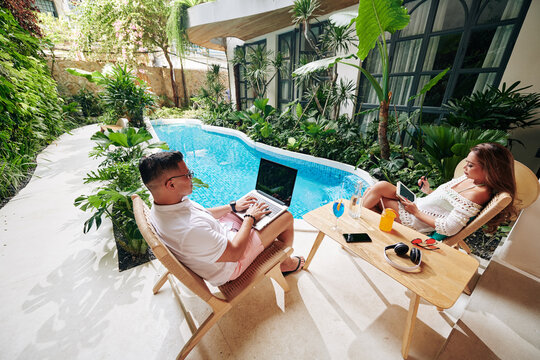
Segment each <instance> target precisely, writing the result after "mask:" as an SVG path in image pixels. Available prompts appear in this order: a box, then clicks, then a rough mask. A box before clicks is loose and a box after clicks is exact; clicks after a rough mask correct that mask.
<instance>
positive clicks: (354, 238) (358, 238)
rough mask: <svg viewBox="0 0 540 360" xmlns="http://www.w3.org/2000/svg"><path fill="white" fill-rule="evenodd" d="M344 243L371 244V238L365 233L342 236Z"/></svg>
mask: <svg viewBox="0 0 540 360" xmlns="http://www.w3.org/2000/svg"><path fill="white" fill-rule="evenodd" d="M343 237H344V238H345V241H346V242H348V243H355V242H371V238H370V237H369V235H368V234H366V233H356V234H343Z"/></svg>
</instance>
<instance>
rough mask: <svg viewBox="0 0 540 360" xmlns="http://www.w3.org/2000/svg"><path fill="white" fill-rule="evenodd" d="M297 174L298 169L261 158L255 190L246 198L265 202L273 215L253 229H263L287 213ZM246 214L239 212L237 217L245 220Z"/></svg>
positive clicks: (265, 217) (269, 215) (261, 220)
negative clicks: (250, 197) (251, 197)
mask: <svg viewBox="0 0 540 360" xmlns="http://www.w3.org/2000/svg"><path fill="white" fill-rule="evenodd" d="M297 172H298V170H296V169H293V168H290V167H288V166H285V165H281V164H278V163H276V162H273V161H270V160H266V159H262V158H261V162H260V164H259V174H258V175H257V183H256V184H255V190H252V191H250V192H249V193H247V194H246V195H244V197H246V196H253V197H255V198H257V199H258V200H259V201H261V202H264V203H265V204H267V205H268V208H269V210H270V211H271V213H269V214H267V215H265V216H263V217H262V219H260V220H259V221H257V223H256V224H255V226H254V227H253V228H254V229H256V230H261V229H263V228H264V227H265V226H266V225H268V224H270V223H271V222H272V221H273V220H274V219H276V218H277V217H278V216H279V215H281V214H283V213H284V212H285V211H287V209H288V208H289V206H290V205H291V199H292V194H293V190H294V183H295V182H296V173H297ZM245 213H246V212H245V211H242V212H237V213H236V215H237V216H239V217H240V218H243V217H244V215H245Z"/></svg>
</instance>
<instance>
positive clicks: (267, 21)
mask: <svg viewBox="0 0 540 360" xmlns="http://www.w3.org/2000/svg"><path fill="white" fill-rule="evenodd" d="M293 2H294V1H292V0H257V1H255V0H251V1H250V0H217V1H215V2H210V3H204V4H201V5H197V6H194V7H192V8H189V9H188V15H189V27H188V30H187V34H188V37H189V40H190V41H191V42H192V43H194V44H197V45H200V46H204V47H206V48H210V49H215V50H225V42H224V41H223V39H225V38H227V37H235V38H238V39H241V40H244V41H247V40H250V39H253V38H256V37H258V36H261V35H264V34H268V33H270V32H272V31H276V30H279V29H282V28H285V27H287V26H291V25H292V24H293V23H292V14H291V13H290V12H289V11H290V10H291V8H292V6H293ZM320 2H321V6H320V8H319V11H318V12H317V13H316V15H317V16H321V15H325V14H328V13H331V12H334V11H337V10H341V9H344V8H346V7H349V6H352V5H356V4H358V0H321V1H320Z"/></svg>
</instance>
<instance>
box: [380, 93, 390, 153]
mask: <svg viewBox="0 0 540 360" xmlns="http://www.w3.org/2000/svg"><path fill="white" fill-rule="evenodd" d="M389 108H390V100H384V101H381V105H380V107H379V131H378V135H379V146H380V148H381V158H383V159H385V160H388V159H389V158H390V144H389V143H388V137H387V136H386V131H387V130H388V110H389Z"/></svg>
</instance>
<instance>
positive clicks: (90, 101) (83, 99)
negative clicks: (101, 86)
mask: <svg viewBox="0 0 540 360" xmlns="http://www.w3.org/2000/svg"><path fill="white" fill-rule="evenodd" d="M71 99H72V100H73V101H76V102H77V103H78V104H79V106H80V107H81V111H82V114H83V116H85V117H93V116H100V115H102V114H103V103H102V102H101V99H100V98H99V96H97V95H95V94H94V93H93V92H91V91H89V90H87V89H85V88H82V89H80V90H79V92H77V94H75V95H73V96H72V97H71Z"/></svg>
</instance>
